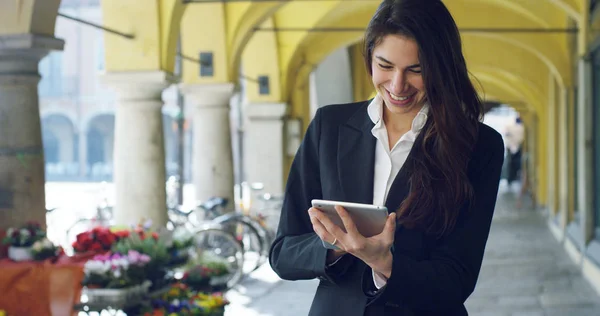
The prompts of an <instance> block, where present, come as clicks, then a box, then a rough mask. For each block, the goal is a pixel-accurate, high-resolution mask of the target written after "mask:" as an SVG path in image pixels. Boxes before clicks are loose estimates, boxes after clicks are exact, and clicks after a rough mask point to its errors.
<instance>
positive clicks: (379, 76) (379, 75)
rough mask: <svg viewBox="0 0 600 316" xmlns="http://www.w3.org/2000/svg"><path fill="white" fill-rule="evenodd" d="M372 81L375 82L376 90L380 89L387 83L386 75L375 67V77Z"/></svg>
mask: <svg viewBox="0 0 600 316" xmlns="http://www.w3.org/2000/svg"><path fill="white" fill-rule="evenodd" d="M371 80H372V81H373V85H374V86H375V88H378V87H379V86H380V85H381V84H383V83H384V82H386V81H387V78H386V74H385V72H383V71H381V70H379V69H377V68H376V67H373V75H372V78H371Z"/></svg>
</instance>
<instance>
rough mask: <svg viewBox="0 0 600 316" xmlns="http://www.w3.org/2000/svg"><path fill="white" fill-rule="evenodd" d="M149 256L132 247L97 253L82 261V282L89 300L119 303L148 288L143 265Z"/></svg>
mask: <svg viewBox="0 0 600 316" xmlns="http://www.w3.org/2000/svg"><path fill="white" fill-rule="evenodd" d="M150 260H151V258H150V257H149V256H148V255H144V254H140V253H139V252H137V251H134V250H131V251H128V252H127V253H126V254H120V253H107V254H104V255H96V256H95V257H94V258H93V259H92V260H88V261H87V262H86V263H85V265H84V279H83V282H82V285H83V286H85V288H84V292H85V294H86V295H87V296H88V301H90V302H95V303H112V304H119V303H124V302H127V301H128V300H132V299H139V298H141V297H142V296H143V295H145V294H146V293H147V292H148V287H149V284H148V283H147V282H146V274H145V268H146V265H147V264H148V263H149V262H150Z"/></svg>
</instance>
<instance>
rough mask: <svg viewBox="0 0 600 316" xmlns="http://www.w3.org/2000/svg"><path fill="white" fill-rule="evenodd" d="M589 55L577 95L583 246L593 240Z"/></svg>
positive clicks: (581, 68)
mask: <svg viewBox="0 0 600 316" xmlns="http://www.w3.org/2000/svg"><path fill="white" fill-rule="evenodd" d="M589 58H590V57H589V56H586V57H582V58H580V59H579V62H578V69H579V71H578V80H577V81H578V82H579V87H578V91H577V92H578V93H579V96H578V98H577V104H576V105H575V106H576V107H577V118H576V122H577V123H576V124H577V125H576V127H575V128H577V139H575V142H576V150H577V160H578V161H577V170H576V171H575V172H576V173H577V181H579V182H578V184H577V197H576V198H577V205H578V207H579V213H580V216H581V217H580V218H581V232H582V235H581V240H582V249H581V250H582V252H583V250H584V249H583V247H584V246H585V245H587V244H588V242H589V241H590V240H592V239H593V237H594V200H593V199H594V195H595V194H597V193H596V192H598V191H597V188H596V189H595V188H594V173H593V172H592V170H594V132H593V126H594V118H593V115H591V113H593V112H592V106H593V97H592V96H593V93H592V92H593V90H592V89H593V80H592V62H591V60H590V59H589Z"/></svg>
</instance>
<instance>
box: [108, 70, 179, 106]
mask: <svg viewBox="0 0 600 316" xmlns="http://www.w3.org/2000/svg"><path fill="white" fill-rule="evenodd" d="M100 80H101V82H102V83H103V84H105V85H106V86H108V87H110V88H112V89H114V90H115V91H116V93H117V98H118V99H119V100H123V101H149V100H162V99H161V97H162V92H163V90H164V89H166V88H167V87H168V86H169V85H171V84H172V83H174V82H176V78H175V76H174V75H173V74H171V73H168V72H165V71H161V70H150V71H122V72H108V73H106V74H103V75H101V76H100Z"/></svg>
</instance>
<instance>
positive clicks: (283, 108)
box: [244, 103, 287, 120]
mask: <svg viewBox="0 0 600 316" xmlns="http://www.w3.org/2000/svg"><path fill="white" fill-rule="evenodd" d="M244 112H245V113H246V116H247V117H248V118H249V119H251V120H254V119H258V120H260V119H263V120H278V119H281V118H283V117H284V116H285V114H286V113H287V104H286V103H248V104H246V106H245V107H244Z"/></svg>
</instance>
